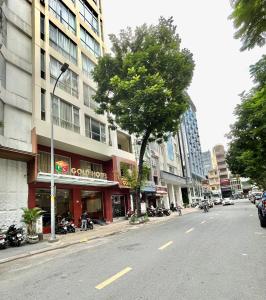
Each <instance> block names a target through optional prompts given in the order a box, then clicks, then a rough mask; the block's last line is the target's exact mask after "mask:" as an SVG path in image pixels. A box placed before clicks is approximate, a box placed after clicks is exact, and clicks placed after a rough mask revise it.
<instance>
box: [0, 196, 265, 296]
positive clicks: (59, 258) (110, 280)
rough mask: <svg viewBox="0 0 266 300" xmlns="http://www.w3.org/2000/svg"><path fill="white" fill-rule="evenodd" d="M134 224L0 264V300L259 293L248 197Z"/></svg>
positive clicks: (261, 237)
mask: <svg viewBox="0 0 266 300" xmlns="http://www.w3.org/2000/svg"><path fill="white" fill-rule="evenodd" d="M133 228H134V227H133ZM135 228H136V230H131V231H130V232H127V233H124V234H119V235H114V236H112V237H108V238H103V239H98V240H95V241H91V242H87V243H83V244H79V245H75V246H71V247H69V248H66V249H61V250H56V251H53V252H50V253H44V254H41V255H37V256H34V257H29V258H27V259H23V260H18V261H14V262H10V263H6V264H3V265H1V266H0V299H1V300H6V299H12V300H13V299H14V300H15V299H25V300H31V299H38V300H39V299H46V300H48V299H49V300H52V299H86V300H88V299H97V300H100V299H107V300H111V299H115V300H119V299H123V300H124V299H132V300H133V299H134V300H136V299H152V300H155V299H160V300H161V299H171V300H172V299H173V300H177V299H182V300H183V299H185V300H190V299H191V300H194V299H197V300H201V299H204V300H205V299H211V300H213V299H215V300H220V299H221V300H231V299H232V300H238V299H239V300H240V299H241V300H246V299H252V300H265V299H266V260H265V249H266V230H265V229H262V228H260V226H259V222H258V217H257V212H256V208H255V206H254V205H253V204H250V203H249V202H248V201H246V200H244V201H239V202H237V203H236V204H235V205H234V206H226V207H222V206H216V207H215V208H213V209H211V210H210V212H209V213H203V212H201V211H200V212H196V213H191V214H188V215H185V216H182V217H177V218H174V219H171V220H169V221H168V222H166V223H164V224H154V225H144V226H141V227H135Z"/></svg>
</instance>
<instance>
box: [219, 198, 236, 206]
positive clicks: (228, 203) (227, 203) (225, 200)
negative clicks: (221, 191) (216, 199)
mask: <svg viewBox="0 0 266 300" xmlns="http://www.w3.org/2000/svg"><path fill="white" fill-rule="evenodd" d="M222 203H223V206H225V205H234V202H233V201H232V200H231V199H230V198H224V199H223V202H222Z"/></svg>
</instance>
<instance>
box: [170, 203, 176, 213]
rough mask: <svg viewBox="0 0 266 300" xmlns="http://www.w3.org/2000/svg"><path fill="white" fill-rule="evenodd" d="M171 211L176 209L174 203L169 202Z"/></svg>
mask: <svg viewBox="0 0 266 300" xmlns="http://www.w3.org/2000/svg"><path fill="white" fill-rule="evenodd" d="M170 209H171V211H177V207H176V206H175V205H174V203H171V204H170Z"/></svg>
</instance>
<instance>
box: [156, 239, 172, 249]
mask: <svg viewBox="0 0 266 300" xmlns="http://www.w3.org/2000/svg"><path fill="white" fill-rule="evenodd" d="M171 244H173V241H170V242H168V243H166V244H164V245H162V246H161V247H160V248H158V250H163V249H165V248H166V247H168V246H170V245H171Z"/></svg>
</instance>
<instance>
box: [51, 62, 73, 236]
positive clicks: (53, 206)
mask: <svg viewBox="0 0 266 300" xmlns="http://www.w3.org/2000/svg"><path fill="white" fill-rule="evenodd" d="M68 67H69V65H68V64H67V63H64V64H63V65H62V66H61V68H60V71H61V73H60V74H59V76H58V77H57V79H56V81H55V84H54V88H53V93H52V99H51V112H50V115H51V237H50V240H49V241H50V242H55V241H57V239H56V236H55V203H54V201H55V189H54V119H53V100H54V92H55V88H56V85H57V83H58V81H59V79H60V77H61V76H62V74H63V73H65V71H66V70H67V69H68Z"/></svg>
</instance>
